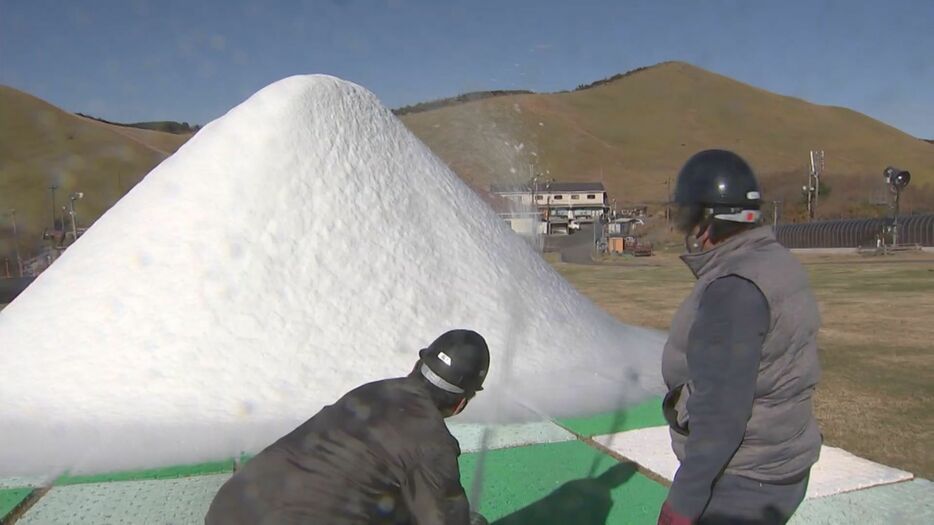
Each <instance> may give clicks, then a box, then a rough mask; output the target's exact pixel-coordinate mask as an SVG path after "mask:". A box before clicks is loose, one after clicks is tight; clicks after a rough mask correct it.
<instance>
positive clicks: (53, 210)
mask: <svg viewBox="0 0 934 525" xmlns="http://www.w3.org/2000/svg"><path fill="white" fill-rule="evenodd" d="M57 189H58V186H56V185H55V184H52V185H51V186H49V190H51V192H52V231H55V190H57ZM63 227H64V225H63Z"/></svg>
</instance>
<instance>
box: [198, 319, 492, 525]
mask: <svg viewBox="0 0 934 525" xmlns="http://www.w3.org/2000/svg"><path fill="white" fill-rule="evenodd" d="M489 364H490V354H489V350H488V348H487V345H486V341H484V339H483V337H481V336H480V335H479V334H477V333H476V332H473V331H469V330H452V331H450V332H447V333H445V334H443V335H442V336H441V337H439V338H438V339H437V340H435V341H434V342H433V343H432V344H431V345H430V346H429V347H428V348H426V349H424V350H422V351H421V352H420V353H419V360H418V362H417V363H416V365H415V368H414V369H413V370H412V372H411V373H410V374H409V375H408V376H406V377H400V378H395V379H386V380H383V381H376V382H373V383H368V384H365V385H363V386H361V387H358V388H356V389H354V390H352V391H351V392H349V393H347V394H346V395H345V396H344V397H342V398H341V399H340V400H338V401H337V402H336V403H334V404H333V405H330V406H327V407H325V408H324V409H322V410H321V411H320V412H319V413H317V414H316V415H315V416H314V417H312V418H311V419H309V420H308V421H306V422H305V423H303V424H302V425H301V426H299V427H298V428H296V429H295V430H293V431H292V432H291V433H290V434H288V435H286V436H285V437H283V438H281V439H280V440H279V441H277V442H275V443H273V444H272V445H270V446H269V447H268V448H266V449H265V450H263V451H262V452H261V453H259V454H258V455H257V456H256V457H254V458H253V459H252V460H250V461H249V462H248V463H247V464H246V465H245V466H244V467H243V468H242V469H240V470H238V471H237V472H236V474H234V476H233V477H232V478H231V479H230V480H228V481H227V482H226V483H225V484H224V486H222V487H221V489H220V491H219V492H218V493H217V496H216V497H215V498H214V501H213V502H212V503H211V507H210V509H209V510H208V513H207V516H206V517H205V523H206V524H207V525H215V524H217V525H221V524H223V525H236V524H250V525H253V524H264V525H265V524H286V523H288V524H298V523H302V524H320V525H358V524H360V525H362V524H394V525H401V524H407V525H436V524H437V525H441V524H445V525H469V524H476V523H485V520H483V518H482V517H481V516H479V515H472V514H471V513H470V510H469V506H468V503H467V496H466V494H465V492H464V488H463V486H462V485H461V482H460V471H459V468H458V464H457V458H458V456H459V455H460V447H459V445H458V443H457V440H455V439H454V437H453V436H451V434H450V433H449V432H448V429H447V427H446V426H445V423H444V418H446V417H450V416H453V415H456V414H458V413H460V411H462V410H463V409H464V406H465V405H466V404H467V403H468V402H469V401H470V399H471V398H472V397H473V396H474V394H475V393H476V392H477V391H479V390H482V386H483V380H484V378H485V377H486V373H487V370H488V369H489Z"/></svg>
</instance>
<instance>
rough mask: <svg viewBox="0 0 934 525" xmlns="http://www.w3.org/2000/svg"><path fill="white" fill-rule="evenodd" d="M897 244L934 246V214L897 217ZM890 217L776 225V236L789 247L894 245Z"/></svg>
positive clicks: (893, 229)
mask: <svg viewBox="0 0 934 525" xmlns="http://www.w3.org/2000/svg"><path fill="white" fill-rule="evenodd" d="M897 232H898V237H897V244H898V245H919V246H934V214H928V215H907V216H904V217H899V218H898V230H897ZM894 234H895V228H894V223H893V220H892V218H891V217H889V218H876V219H850V220H837V221H820V222H809V223H802V224H779V225H777V226H775V236H776V237H778V240H779V242H781V243H782V244H783V245H785V246H786V247H788V248H870V247H879V246H883V245H892V244H896V238H895V235H894Z"/></svg>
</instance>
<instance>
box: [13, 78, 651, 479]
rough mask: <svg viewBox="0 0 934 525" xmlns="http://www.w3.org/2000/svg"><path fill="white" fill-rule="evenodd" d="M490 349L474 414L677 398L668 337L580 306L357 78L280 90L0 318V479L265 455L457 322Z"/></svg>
mask: <svg viewBox="0 0 934 525" xmlns="http://www.w3.org/2000/svg"><path fill="white" fill-rule="evenodd" d="M456 327H464V328H472V329H475V330H477V331H479V332H480V333H481V334H483V335H484V336H485V337H486V338H487V340H488V342H489V344H490V347H491V351H492V354H493V364H492V369H491V375H490V378H489V380H488V385H489V387H488V388H487V389H486V391H485V392H483V393H482V394H481V395H480V396H478V398H477V399H476V400H475V402H474V403H473V404H472V405H471V406H470V407H469V408H468V410H467V413H466V414H465V415H466V417H468V418H473V419H475V420H482V421H492V420H504V421H515V420H522V419H530V418H534V417H538V416H530V412H527V411H525V410H524V409H522V408H521V407H520V404H518V403H516V402H515V400H521V404H523V405H526V406H528V407H531V408H532V409H533V410H534V412H535V413H538V414H544V415H547V416H563V415H583V414H587V413H591V412H595V411H600V410H605V409H608V408H613V407H616V406H620V405H623V404H626V403H633V402H637V401H639V400H642V399H644V398H645V397H647V396H648V395H649V394H657V393H658V392H659V391H660V390H661V379H660V372H659V361H660V353H661V344H662V341H663V337H662V336H661V334H659V333H658V332H655V331H651V330H647V329H642V328H636V327H630V326H625V325H622V324H620V323H618V322H616V321H615V320H613V319H612V318H611V317H610V316H608V315H607V314H606V313H604V312H603V311H601V310H600V309H598V308H597V307H596V306H594V305H593V304H592V303H591V302H590V301H589V300H587V299H585V298H584V297H582V296H581V295H579V294H578V293H577V292H576V291H575V290H574V289H573V288H572V287H571V286H570V285H569V284H568V283H566V282H565V281H564V280H563V279H562V278H561V277H560V276H558V275H557V274H556V273H555V272H554V271H553V270H552V269H551V268H550V267H549V266H548V265H547V264H546V263H544V262H543V261H542V260H541V258H540V257H538V256H537V254H535V253H534V252H533V251H532V250H531V249H530V248H529V247H528V246H527V244H526V243H525V242H523V241H522V240H521V239H520V238H519V237H518V236H516V235H514V234H513V233H512V232H511V231H510V230H509V228H508V227H507V226H506V225H505V224H504V223H503V221H502V220H500V219H499V218H498V217H497V216H496V215H495V214H494V213H493V212H492V211H491V210H490V209H489V208H488V207H487V206H486V205H485V204H484V203H483V202H482V201H481V200H480V199H479V198H478V197H477V196H476V195H475V194H474V193H473V192H472V191H471V190H470V189H469V188H468V186H466V185H465V184H464V183H463V182H462V181H461V180H460V179H459V178H458V177H457V176H456V175H454V174H453V173H452V172H451V171H450V170H449V169H448V168H447V167H446V166H445V165H444V164H443V163H442V162H440V161H439V160H438V159H437V158H436V157H434V155H433V154H432V153H431V152H430V151H429V150H428V149H427V148H426V147H425V146H424V145H423V144H422V143H421V142H419V141H418V140H417V139H416V138H415V137H414V136H413V135H412V134H411V133H409V131H408V130H407V129H406V128H405V127H404V126H403V125H402V124H401V123H400V122H399V121H398V120H397V119H396V118H395V117H394V116H393V115H392V114H391V112H389V111H388V110H386V109H385V108H383V107H382V106H381V105H380V103H379V102H378V101H377V99H376V98H375V97H374V96H373V95H372V94H371V93H369V92H368V91H366V90H365V89H363V88H361V87H359V86H356V85H354V84H351V83H348V82H344V81H341V80H339V79H336V78H333V77H327V76H297V77H291V78H288V79H285V80H282V81H280V82H277V83H275V84H272V85H270V86H268V87H267V88H265V89H263V90H261V91H260V92H258V93H256V94H255V95H254V96H252V97H251V98H250V99H249V100H247V101H246V102H244V103H243V104H241V105H240V106H238V107H236V108H234V109H233V110H231V111H230V112H229V113H228V114H227V115H225V116H224V117H222V118H220V119H218V120H217V121H215V122H212V123H211V124H210V125H208V126H206V127H205V128H204V129H202V130H201V131H200V132H199V133H198V134H197V135H196V136H195V137H193V138H192V139H191V140H190V141H189V142H188V143H187V144H185V145H184V146H183V147H182V148H181V149H180V150H179V151H178V152H177V153H176V154H175V155H173V156H172V157H170V158H169V159H167V160H166V161H165V162H163V163H162V164H161V165H159V166H158V167H157V168H156V169H154V170H153V171H152V172H151V173H150V174H149V175H148V176H147V177H146V178H145V179H144V180H143V181H142V182H141V183H140V184H139V185H138V186H136V187H135V188H134V189H133V190H132V191H131V192H130V193H129V194H128V195H127V196H126V197H125V198H123V199H122V200H121V201H120V202H118V203H117V205H116V206H114V207H113V208H112V209H111V210H110V211H108V212H107V213H106V214H105V215H104V216H103V217H102V218H101V219H100V220H98V221H97V223H96V224H95V225H94V226H93V227H92V228H91V229H90V230H89V231H88V232H87V234H86V235H84V236H83V237H82V238H81V239H80V240H79V241H78V242H77V243H76V244H75V245H74V246H72V247H71V248H70V249H69V250H68V251H67V252H66V253H65V254H64V256H63V257H61V259H59V260H58V261H57V262H56V263H55V264H54V265H53V266H52V268H50V269H49V270H48V271H46V272H45V273H43V274H42V275H41V276H40V277H39V278H38V279H37V280H36V282H35V283H34V284H33V285H32V286H31V287H30V288H29V289H27V290H26V291H25V292H24V293H23V294H22V295H21V296H20V297H19V298H17V299H16V301H14V302H13V303H12V304H11V305H10V306H8V307H7V308H6V309H5V310H3V312H2V313H0V371H2V381H0V476H4V475H7V476H12V475H36V474H48V473H49V472H58V471H62V470H66V469H67V470H70V471H72V472H73V473H82V472H99V471H102V470H112V469H124V468H139V467H153V466H161V465H167V464H178V463H186V462H193V461H201V460H207V459H217V458H220V457H224V456H228V457H229V456H231V455H235V454H237V453H239V451H242V450H246V451H256V450H259V449H261V448H262V447H263V446H265V445H266V444H268V443H270V442H271V441H273V440H274V439H275V438H277V437H279V436H280V435H281V434H283V433H284V432H286V431H288V430H290V429H291V428H293V427H294V426H295V425H297V424H298V423H299V422H301V421H303V420H304V419H306V418H307V417H309V416H310V415H312V414H313V413H315V412H316V411H317V410H319V409H320V408H321V407H322V406H323V405H325V404H328V403H330V402H332V401H333V400H335V399H336V398H337V397H339V396H340V395H341V394H343V393H344V392H345V391H347V390H349V389H351V388H353V387H355V386H357V385H359V384H361V383H364V382H367V381H371V380H376V379H381V378H384V377H393V376H399V375H404V374H406V373H407V372H408V371H409V370H410V368H411V367H412V365H413V363H414V359H415V357H416V352H417V351H418V349H419V348H421V347H423V346H424V345H427V344H428V343H429V342H430V341H431V340H432V339H433V338H434V337H435V336H437V335H439V334H441V333H442V332H443V331H445V330H447V329H450V328H456Z"/></svg>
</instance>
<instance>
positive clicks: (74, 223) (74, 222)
mask: <svg viewBox="0 0 934 525" xmlns="http://www.w3.org/2000/svg"><path fill="white" fill-rule="evenodd" d="M83 198H84V192H80V191H76V192H74V193H72V194H71V195H69V196H68V200H69V201H71V236H72V239H71V242H75V241H77V240H78V216H77V214H76V213H75V201H76V200H79V199H83Z"/></svg>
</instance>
